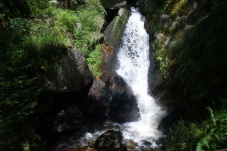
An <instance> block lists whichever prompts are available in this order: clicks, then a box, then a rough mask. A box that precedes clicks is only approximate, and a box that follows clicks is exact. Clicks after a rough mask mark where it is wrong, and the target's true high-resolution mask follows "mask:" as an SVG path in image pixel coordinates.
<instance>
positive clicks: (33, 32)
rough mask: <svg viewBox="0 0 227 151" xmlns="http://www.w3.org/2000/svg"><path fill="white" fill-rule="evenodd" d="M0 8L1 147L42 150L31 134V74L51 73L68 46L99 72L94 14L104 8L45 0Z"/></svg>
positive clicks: (35, 89) (35, 87) (34, 85)
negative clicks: (67, 5) (80, 54)
mask: <svg viewBox="0 0 227 151" xmlns="http://www.w3.org/2000/svg"><path fill="white" fill-rule="evenodd" d="M0 9H1V13H2V14H1V15H0V35H1V37H0V87H1V89H0V94H1V95H0V150H23V149H24V150H34V151H35V150H39V151H40V150H44V149H43V144H42V139H41V138H40V136H38V135H37V134H36V132H35V127H36V122H37V116H36V115H35V114H34V113H35V110H36V106H37V103H38V99H37V97H38V95H39V92H40V91H41V87H40V84H39V82H38V79H37V75H36V72H37V71H42V72H45V73H47V74H48V73H50V72H51V71H52V70H53V69H55V68H57V62H58V60H59V59H60V58H61V56H62V55H63V54H65V53H66V51H67V47H72V48H75V49H77V50H81V51H82V52H83V53H84V55H85V57H86V60H87V62H88V65H89V67H90V68H91V70H92V71H93V73H94V74H95V75H97V76H99V71H98V66H99V64H100V53H99V51H100V47H99V46H97V47H95V46H96V45H97V44H98V40H99V36H100V35H99V32H100V30H101V28H102V27H101V25H98V22H97V18H96V17H97V16H101V18H103V17H104V14H105V11H104V9H103V8H102V6H101V4H100V3H99V1H98V0H90V1H89V2H88V3H86V4H83V5H78V6H76V7H73V8H71V9H67V8H63V7H62V6H60V5H59V4H58V3H54V2H49V1H48V0H23V1H22V0H18V1H12V2H11V1H7V0H3V1H2V2H1V3H0Z"/></svg>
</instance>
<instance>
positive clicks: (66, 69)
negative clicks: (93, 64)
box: [38, 48, 93, 92]
mask: <svg viewBox="0 0 227 151" xmlns="http://www.w3.org/2000/svg"><path fill="white" fill-rule="evenodd" d="M57 64H58V67H57V68H56V69H55V70H54V71H53V72H52V73H51V74H50V75H47V74H45V73H42V72H39V73H38V77H39V79H40V81H41V84H42V87H43V90H46V91H54V92H72V91H79V90H81V89H82V88H84V87H85V86H87V85H89V84H91V83H92V80H93V75H92V74H91V72H90V70H89V69H88V66H87V64H86V61H85V58H84V56H83V54H82V52H80V51H78V50H75V49H72V48H68V49H67V53H66V54H65V55H63V56H62V58H61V59H60V61H59V62H58V63H57Z"/></svg>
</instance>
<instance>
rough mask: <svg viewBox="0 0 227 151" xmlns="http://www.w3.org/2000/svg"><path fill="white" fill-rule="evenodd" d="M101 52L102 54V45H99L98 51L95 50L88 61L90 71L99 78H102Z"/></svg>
mask: <svg viewBox="0 0 227 151" xmlns="http://www.w3.org/2000/svg"><path fill="white" fill-rule="evenodd" d="M100 52H101V45H97V46H96V49H95V50H93V51H92V52H91V53H90V54H89V57H88V58H87V59H86V60H87V63H88V65H89V69H90V70H91V72H92V73H93V74H94V75H95V76H97V77H99V76H100V74H101V73H100V71H99V68H100V65H101V63H102V62H101V59H100V55H101V54H100Z"/></svg>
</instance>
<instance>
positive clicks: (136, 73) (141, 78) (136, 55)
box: [116, 8, 166, 147]
mask: <svg viewBox="0 0 227 151" xmlns="http://www.w3.org/2000/svg"><path fill="white" fill-rule="evenodd" d="M117 58H118V62H119V66H118V69H117V70H116V72H117V73H118V74H119V75H120V76H121V77H122V78H123V79H124V80H125V81H126V83H127V84H128V85H129V86H130V87H131V88H132V91H133V93H134V95H135V96H136V98H137V104H138V108H139V110H140V119H139V120H138V121H137V122H129V123H126V124H123V125H120V127H121V130H122V133H123V136H124V140H133V141H134V142H136V143H138V146H142V145H143V143H144V142H146V143H147V142H149V143H150V144H151V146H152V147H157V145H156V143H155V141H156V140H157V139H158V138H160V137H161V136H162V133H161V132H160V131H159V130H158V124H159V122H160V120H161V119H162V118H163V117H164V116H165V115H166V112H165V111H163V110H161V107H160V106H158V105H157V104H156V103H155V100H154V98H152V97H151V96H150V95H149V94H148V71H149V65H150V61H149V36H148V34H147V33H146V30H145V29H144V17H143V16H142V15H141V14H140V13H139V11H138V9H136V8H131V16H130V17H129V20H128V23H127V24H126V29H125V31H124V34H123V38H122V44H121V47H120V49H119V53H118V55H117Z"/></svg>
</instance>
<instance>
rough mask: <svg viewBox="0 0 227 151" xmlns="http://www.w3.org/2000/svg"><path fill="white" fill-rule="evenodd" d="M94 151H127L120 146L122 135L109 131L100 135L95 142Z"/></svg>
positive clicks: (118, 132)
mask: <svg viewBox="0 0 227 151" xmlns="http://www.w3.org/2000/svg"><path fill="white" fill-rule="evenodd" d="M95 149H97V150H100V151H104V150H108V151H127V149H126V147H125V146H124V145H122V134H121V132H120V131H114V130H109V131H107V132H105V133H104V134H102V135H101V136H100V137H99V138H98V139H97V140H96V142H95Z"/></svg>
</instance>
